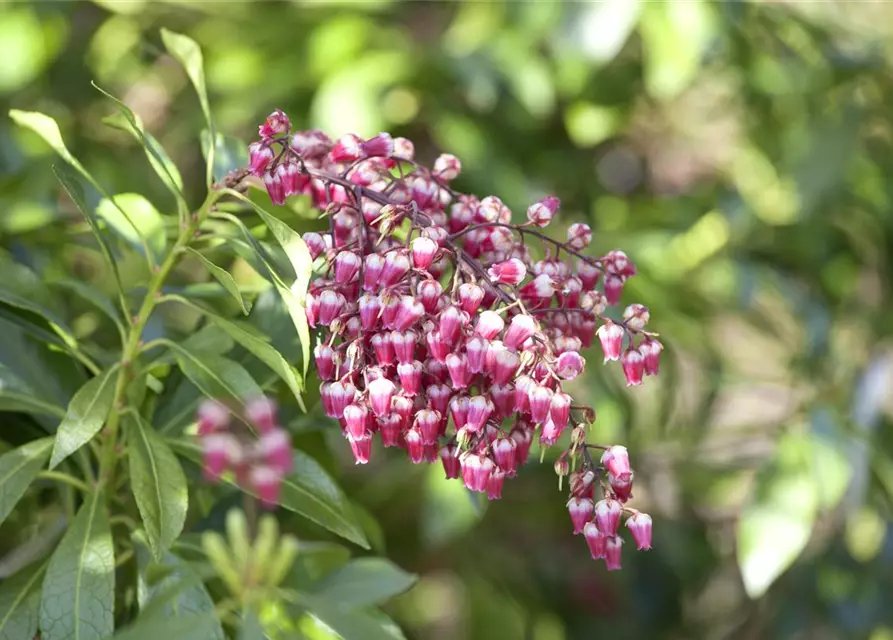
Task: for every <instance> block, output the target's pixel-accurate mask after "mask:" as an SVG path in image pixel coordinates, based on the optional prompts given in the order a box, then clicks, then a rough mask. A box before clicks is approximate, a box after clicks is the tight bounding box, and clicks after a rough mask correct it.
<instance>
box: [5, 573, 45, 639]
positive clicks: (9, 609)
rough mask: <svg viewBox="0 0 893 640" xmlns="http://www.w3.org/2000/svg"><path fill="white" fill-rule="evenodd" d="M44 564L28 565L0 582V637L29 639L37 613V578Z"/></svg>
mask: <svg viewBox="0 0 893 640" xmlns="http://www.w3.org/2000/svg"><path fill="white" fill-rule="evenodd" d="M44 571H46V564H41V565H40V566H32V567H29V568H27V569H25V570H23V571H19V572H18V573H17V574H16V575H14V576H13V577H11V578H8V579H6V580H4V581H3V583H2V584H0V640H22V639H30V638H33V637H34V635H35V634H36V633H37V623H38V620H39V614H40V580H41V578H43V574H44Z"/></svg>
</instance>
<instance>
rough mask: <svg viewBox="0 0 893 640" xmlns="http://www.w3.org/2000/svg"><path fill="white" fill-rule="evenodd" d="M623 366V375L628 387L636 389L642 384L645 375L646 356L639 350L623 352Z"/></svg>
mask: <svg viewBox="0 0 893 640" xmlns="http://www.w3.org/2000/svg"><path fill="white" fill-rule="evenodd" d="M620 364H621V365H622V366H623V375H625V376H626V386H628V387H636V386H638V385H640V384H642V376H643V375H644V374H645V356H643V355H642V354H641V353H640V352H639V350H638V349H634V348H633V347H630V348H629V349H627V350H626V351H624V352H623V356H622V357H621V358H620Z"/></svg>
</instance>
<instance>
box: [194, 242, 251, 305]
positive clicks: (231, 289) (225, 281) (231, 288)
mask: <svg viewBox="0 0 893 640" xmlns="http://www.w3.org/2000/svg"><path fill="white" fill-rule="evenodd" d="M188 251H189V253H191V254H192V255H194V256H195V257H197V258H198V259H199V260H200V261H201V263H202V264H203V265H204V267H205V269H207V270H208V273H210V274H211V275H212V276H214V279H215V280H217V282H219V283H220V285H221V286H222V287H223V288H224V289H226V291H227V292H228V293H229V294H230V295H231V296H232V297H233V298H234V299H235V301H236V302H238V303H239V308H240V309H241V310H242V313H244V314H245V315H246V316H247V315H248V307H247V306H245V300H244V298H242V292H241V291H239V285H237V284H236V281H235V280H234V279H233V277H232V276H231V275H230V273H229V271H227V270H226V269H222V268H221V267H219V266H217V265H216V264H214V263H213V262H211V261H210V260H208V259H207V258H206V257H205V256H203V255H202V254H201V253H199V252H198V251H196V250H195V249H192V248H189V249H188Z"/></svg>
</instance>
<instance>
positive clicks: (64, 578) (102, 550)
mask: <svg viewBox="0 0 893 640" xmlns="http://www.w3.org/2000/svg"><path fill="white" fill-rule="evenodd" d="M105 499H106V498H105V494H104V492H103V491H100V490H97V491H96V492H94V493H93V494H91V495H90V496H89V497H88V498H87V500H86V501H85V502H84V504H83V505H81V508H80V510H79V511H78V515H77V517H76V518H75V520H74V522H72V523H71V526H70V527H69V528H68V530H67V531H66V532H65V535H64V536H63V537H62V540H61V541H60V542H59V546H58V547H57V548H56V550H55V551H54V552H53V556H52V558H50V563H49V566H48V567H47V572H46V576H45V577H44V580H43V591H42V593H41V596H40V630H41V640H71V638H78V639H79V640H104V639H105V638H107V637H108V636H110V635H111V634H112V633H113V632H114V629H115V616H114V611H115V551H114V546H113V543H112V532H111V529H110V527H109V516H108V513H107V511H106V506H105Z"/></svg>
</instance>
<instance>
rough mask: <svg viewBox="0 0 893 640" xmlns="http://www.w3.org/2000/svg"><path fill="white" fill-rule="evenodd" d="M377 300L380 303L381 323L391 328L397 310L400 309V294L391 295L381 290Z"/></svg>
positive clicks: (394, 324) (393, 325)
mask: <svg viewBox="0 0 893 640" xmlns="http://www.w3.org/2000/svg"><path fill="white" fill-rule="evenodd" d="M378 300H379V302H380V303H381V315H380V316H379V317H380V318H381V324H382V325H384V327H385V328H387V329H393V328H394V327H395V326H396V322H397V312H398V311H400V303H401V302H402V301H403V299H402V297H401V296H396V295H392V294H391V293H390V292H388V291H382V292H381V293H380V294H378Z"/></svg>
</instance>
